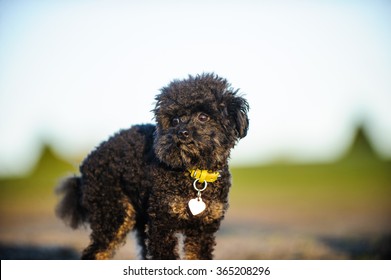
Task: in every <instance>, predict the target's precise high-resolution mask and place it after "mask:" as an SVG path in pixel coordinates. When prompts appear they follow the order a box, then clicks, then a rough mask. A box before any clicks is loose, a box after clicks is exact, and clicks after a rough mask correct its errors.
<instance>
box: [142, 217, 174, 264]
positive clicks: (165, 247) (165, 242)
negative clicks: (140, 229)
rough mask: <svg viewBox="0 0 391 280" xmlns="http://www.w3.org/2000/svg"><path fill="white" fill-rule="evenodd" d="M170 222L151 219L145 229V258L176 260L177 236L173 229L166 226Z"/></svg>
mask: <svg viewBox="0 0 391 280" xmlns="http://www.w3.org/2000/svg"><path fill="white" fill-rule="evenodd" d="M169 226H170V224H167V223H166V222H162V221H159V220H156V219H154V220H152V221H150V223H149V224H148V229H147V240H146V245H147V246H146V247H147V259H150V260H176V259H179V254H178V238H177V237H176V236H175V231H174V230H173V229H170V228H168V227H169Z"/></svg>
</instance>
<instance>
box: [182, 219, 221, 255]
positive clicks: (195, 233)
mask: <svg viewBox="0 0 391 280" xmlns="http://www.w3.org/2000/svg"><path fill="white" fill-rule="evenodd" d="M218 228H219V227H218V225H209V226H208V227H207V228H199V229H197V230H194V229H188V230H185V241H184V251H185V259H187V260H211V259H213V250H214V247H215V245H216V241H215V233H216V231H217V230H218Z"/></svg>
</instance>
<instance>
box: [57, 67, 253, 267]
mask: <svg viewBox="0 0 391 280" xmlns="http://www.w3.org/2000/svg"><path fill="white" fill-rule="evenodd" d="M237 92H238V91H237V90H234V89H232V88H231V86H230V85H229V84H228V82H227V81H226V80H225V79H222V78H220V77H218V76H217V75H214V74H202V75H198V76H195V77H193V76H189V78H187V79H185V80H174V81H173V82H171V83H170V84H169V85H168V86H167V87H164V88H162V89H161V93H160V94H159V95H158V96H156V101H157V102H156V107H155V109H154V110H153V111H154V113H155V119H156V122H157V124H156V125H152V124H146V125H137V126H133V127H131V128H130V129H127V130H122V131H120V132H119V133H117V134H116V135H114V136H113V137H111V138H110V139H109V140H107V141H105V142H103V143H102V144H101V145H100V146H99V147H98V148H96V149H95V150H94V151H93V152H91V154H90V155H89V156H88V157H87V158H86V159H85V160H84V162H83V163H82V165H81V166H80V172H81V176H80V177H72V178H68V179H67V180H66V181H65V182H64V183H63V184H62V186H61V187H60V192H61V193H63V194H64V196H63V199H62V201H61V202H60V204H59V205H58V207H57V214H58V216H59V217H60V218H62V219H64V220H65V221H67V222H68V223H69V224H70V226H71V227H73V228H76V227H77V226H79V225H81V224H82V223H84V222H88V223H89V224H90V226H91V229H92V233H91V243H90V245H89V246H88V247H87V248H86V249H85V250H84V251H83V254H82V258H83V259H107V258H111V257H112V256H113V254H114V252H115V250H116V249H117V248H118V246H119V245H121V243H123V242H124V240H125V237H126V235H127V233H128V232H129V231H132V230H133V231H135V232H136V237H137V240H138V244H139V245H140V247H141V257H142V258H143V259H178V258H179V253H178V244H177V243H178V241H177V236H176V233H178V232H180V233H183V235H184V236H185V239H184V251H185V252H184V253H185V258H186V259H211V258H212V252H213V248H214V245H215V237H214V235H215V233H216V231H217V230H218V229H219V226H220V222H221V220H222V219H223V217H224V213H225V211H226V210H227V208H228V192H229V189H230V187H231V175H230V173H229V170H228V159H229V155H230V151H231V149H232V148H233V147H234V145H235V144H236V142H237V141H238V140H239V139H240V138H243V137H245V136H246V134H247V129H248V123H249V121H248V117H247V111H248V108H249V107H248V103H247V101H246V100H245V99H244V98H243V97H241V96H239V95H238V94H237ZM197 168H198V169H206V170H213V171H220V174H221V177H220V178H219V179H218V180H217V181H215V182H213V183H209V184H208V187H207V189H206V190H205V191H204V192H202V199H203V201H204V202H205V203H206V205H207V207H206V209H205V211H203V212H202V213H200V214H198V215H195V216H194V215H192V214H191V212H190V211H189V207H188V202H189V200H190V199H193V198H195V197H196V195H197V193H196V191H195V190H194V188H193V181H194V179H192V178H191V177H190V175H189V172H187V170H188V169H197Z"/></svg>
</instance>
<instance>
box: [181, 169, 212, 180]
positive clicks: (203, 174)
mask: <svg viewBox="0 0 391 280" xmlns="http://www.w3.org/2000/svg"><path fill="white" fill-rule="evenodd" d="M188 171H189V172H190V176H191V177H192V178H193V179H198V181H199V182H200V183H203V182H205V181H206V182H208V183H213V182H214V181H216V180H217V178H219V177H220V173H219V172H217V171H216V172H210V171H208V170H201V169H189V170H188Z"/></svg>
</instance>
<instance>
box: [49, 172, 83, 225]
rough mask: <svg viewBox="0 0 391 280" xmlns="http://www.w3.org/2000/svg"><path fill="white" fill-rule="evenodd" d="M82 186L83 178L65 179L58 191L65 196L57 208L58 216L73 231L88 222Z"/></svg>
mask: <svg viewBox="0 0 391 280" xmlns="http://www.w3.org/2000/svg"><path fill="white" fill-rule="evenodd" d="M81 185H82V182H81V178H80V177H76V176H75V177H70V178H67V179H65V180H64V181H63V182H62V183H61V184H60V186H59V187H58V188H57V190H56V193H57V194H59V195H62V196H63V197H62V199H61V201H60V203H59V204H58V205H57V207H56V215H57V217H59V218H61V219H62V220H64V221H65V223H66V224H67V225H69V226H70V227H72V228H73V229H76V228H78V227H79V226H80V225H81V224H83V223H84V222H86V221H87V210H86V209H85V208H84V207H83V206H82V204H81V199H82V189H81Z"/></svg>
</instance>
